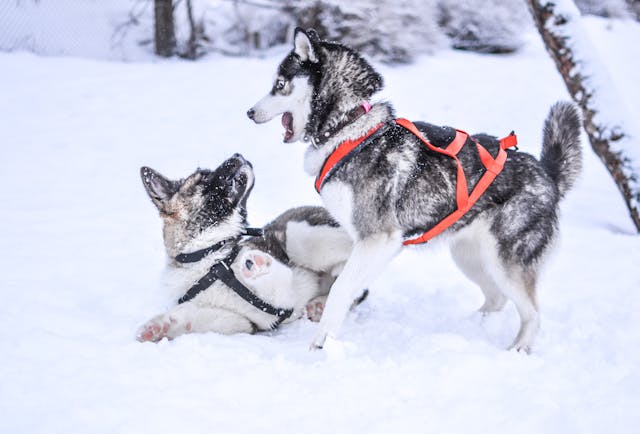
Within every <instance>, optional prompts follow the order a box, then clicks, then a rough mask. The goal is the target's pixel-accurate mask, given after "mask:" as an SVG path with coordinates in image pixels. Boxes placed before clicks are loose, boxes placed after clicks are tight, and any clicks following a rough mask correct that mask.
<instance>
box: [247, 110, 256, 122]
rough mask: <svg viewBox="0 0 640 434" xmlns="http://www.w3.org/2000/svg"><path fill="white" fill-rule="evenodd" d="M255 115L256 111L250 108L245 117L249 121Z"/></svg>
mask: <svg viewBox="0 0 640 434" xmlns="http://www.w3.org/2000/svg"><path fill="white" fill-rule="evenodd" d="M255 115H256V111H255V110H254V109H252V108H250V109H249V110H247V116H248V117H249V119H251V120H253V118H254V117H255Z"/></svg>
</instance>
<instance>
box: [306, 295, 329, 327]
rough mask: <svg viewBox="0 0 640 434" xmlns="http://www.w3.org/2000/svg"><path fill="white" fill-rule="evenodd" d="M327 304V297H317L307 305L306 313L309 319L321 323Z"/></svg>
mask: <svg viewBox="0 0 640 434" xmlns="http://www.w3.org/2000/svg"><path fill="white" fill-rule="evenodd" d="M326 302H327V296H326V295H322V296H320V297H316V298H314V299H313V300H311V301H309V303H307V306H306V307H305V311H306V312H307V318H309V320H311V321H313V322H320V319H321V318H322V312H324V305H325V303H326Z"/></svg>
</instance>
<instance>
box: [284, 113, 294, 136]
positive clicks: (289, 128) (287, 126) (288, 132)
mask: <svg viewBox="0 0 640 434" xmlns="http://www.w3.org/2000/svg"><path fill="white" fill-rule="evenodd" d="M282 126H283V127H284V130H285V131H284V140H285V141H287V140H289V139H290V138H291V137H293V115H292V114H291V113H289V112H285V113H283V114H282Z"/></svg>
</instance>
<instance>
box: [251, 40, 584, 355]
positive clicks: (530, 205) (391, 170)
mask: <svg viewBox="0 0 640 434" xmlns="http://www.w3.org/2000/svg"><path fill="white" fill-rule="evenodd" d="M381 88H382V77H381V76H380V75H379V74H378V73H377V72H376V71H375V70H374V69H373V68H372V67H371V66H370V65H369V63H367V61H366V60H364V59H363V58H362V57H361V56H360V55H359V54H358V53H357V52H355V51H353V50H352V49H350V48H348V47H345V46H343V45H340V44H337V43H333V42H328V41H322V40H320V39H319V38H318V36H317V34H316V33H315V31H313V30H309V31H304V30H302V29H300V28H298V29H296V32H295V36H294V47H293V49H292V50H291V52H290V53H289V54H288V55H287V56H286V58H285V59H284V60H283V61H282V63H280V66H279V67H278V71H277V76H276V79H275V82H274V84H273V88H272V89H271V91H270V92H269V93H268V94H267V95H266V96H265V97H264V98H263V99H261V100H260V101H259V102H258V103H257V104H256V105H255V106H254V107H252V108H251V109H250V110H249V111H248V112H247V115H248V116H249V118H251V119H253V120H254V121H255V122H256V123H263V122H267V121H269V120H270V119H272V118H273V117H275V116H276V115H279V114H282V125H283V126H284V128H285V132H284V141H285V142H287V143H289V142H295V141H297V140H300V139H304V140H307V141H310V143H311V145H310V146H309V148H308V149H307V152H306V155H305V170H306V171H307V172H308V173H309V174H310V175H313V176H318V181H317V183H316V186H317V189H318V190H319V191H320V194H321V197H322V200H323V202H324V204H325V206H326V207H327V209H328V210H329V212H330V213H331V215H332V216H333V217H334V218H335V219H336V220H337V221H338V222H339V223H340V225H341V226H342V227H344V228H345V229H346V230H347V232H348V233H349V235H350V236H351V237H352V239H353V240H354V247H353V250H352V253H351V256H350V257H349V259H348V260H347V263H346V265H345V267H344V270H343V271H342V273H341V274H340V275H339V277H338V278H337V280H336V281H335V283H334V284H333V286H332V288H331V293H330V296H329V298H328V300H327V305H326V306H325V310H324V314H323V316H322V319H321V321H320V325H319V331H318V333H317V335H316V336H315V338H314V339H313V342H312V347H316V348H321V347H322V345H323V344H324V342H325V339H326V337H327V336H328V335H330V336H334V335H335V333H336V332H337V331H338V329H339V327H340V325H341V324H342V322H343V319H344V317H345V315H346V312H347V309H348V307H349V302H350V300H352V299H353V297H354V295H355V291H356V290H357V289H358V288H363V287H367V286H368V285H369V284H370V283H371V282H372V280H373V279H374V278H375V277H376V275H377V274H378V273H379V272H380V271H381V270H382V269H383V268H384V266H385V265H386V264H388V263H389V261H390V260H391V259H392V258H393V257H394V256H395V255H396V254H397V253H398V252H399V251H400V248H401V247H402V245H403V241H405V240H407V239H408V238H412V237H415V236H417V235H420V234H422V233H424V232H425V231H427V230H429V229H431V228H433V227H434V226H435V225H437V224H438V223H439V222H441V221H442V220H443V219H444V218H445V217H447V216H449V215H450V214H452V213H453V212H454V211H455V210H456V198H457V191H456V179H457V178H456V163H455V162H454V160H453V159H452V158H449V157H447V156H443V155H441V154H440V153H438V152H434V151H433V150H432V149H428V148H427V147H425V143H423V140H421V138H420V137H418V136H417V135H416V134H414V133H412V132H410V131H409V130H408V129H407V128H405V127H403V126H401V125H399V124H398V123H396V122H394V114H393V108H392V107H391V105H390V104H388V103H384V102H380V103H376V104H374V105H373V106H371V105H369V102H368V100H369V98H370V97H371V96H372V95H373V94H374V93H376V92H377V91H379V90H380V89H381ZM416 126H417V128H418V129H419V132H418V134H422V136H423V137H424V138H426V139H427V140H429V141H430V142H431V143H433V144H435V145H436V146H437V147H440V148H442V147H446V146H447V145H448V144H449V142H450V141H451V139H452V138H453V137H455V136H456V132H455V130H453V129H451V128H448V127H437V126H435V125H430V124H427V123H416ZM375 128H378V130H376V132H375V133H373V135H370V136H368V134H371V132H372V131H373V130H375ZM579 136H580V115H579V113H578V111H577V110H576V108H575V107H574V106H573V105H571V104H569V103H558V104H556V105H555V106H553V107H552V108H551V112H550V113H549V116H548V118H547V120H546V123H545V126H544V141H543V146H542V154H541V156H540V160H539V161H538V160H536V159H535V158H534V157H533V156H531V155H529V154H526V153H523V152H515V151H511V150H507V151H501V152H506V163H505V164H504V169H503V170H502V172H501V173H500V174H499V176H497V178H496V179H495V180H494V181H493V183H491V184H490V185H489V188H488V189H487V190H486V192H485V193H484V194H483V195H482V196H480V198H479V199H478V200H477V202H476V203H475V205H473V207H472V208H471V209H470V210H469V211H468V212H466V213H465V214H464V215H463V216H462V217H461V218H460V219H459V220H457V221H456V222H455V223H454V224H453V225H452V226H450V228H449V229H448V230H447V231H446V232H445V233H446V234H447V235H448V237H447V238H448V239H449V241H450V247H451V252H452V256H453V259H454V261H455V262H456V264H457V265H458V266H459V267H460V268H461V269H462V271H463V273H464V274H465V275H466V276H467V277H468V278H469V279H471V280H472V281H473V282H475V283H476V284H478V286H480V288H481V289H482V291H483V293H484V295H485V302H484V304H483V305H482V307H481V308H480V311H481V312H485V313H486V312H493V311H498V310H500V309H502V307H503V306H504V305H505V303H506V301H507V299H510V300H511V301H513V303H514V304H515V306H516V308H517V310H518V313H519V315H520V320H521V325H520V330H519V332H518V335H517V337H516V338H515V341H514V342H513V345H512V348H514V349H516V350H518V351H521V350H522V351H527V352H528V351H530V349H531V346H532V345H533V342H534V338H535V336H536V333H537V331H538V328H539V325H540V319H539V314H538V308H537V303H536V282H537V279H538V271H539V268H540V265H541V262H542V259H543V258H544V257H545V255H546V254H547V253H548V251H549V247H550V245H551V243H552V241H553V239H554V237H555V235H556V233H557V230H558V202H559V201H560V199H561V198H562V197H563V196H564V195H565V194H566V192H567V191H568V190H569V188H571V186H572V185H573V183H574V180H575V178H576V176H577V175H578V173H579V172H580V169H581V149H580V142H579ZM361 137H368V138H367V139H365V140H364V141H363V142H362V143H361V144H360V145H358V146H357V147H355V148H354V149H353V151H351V152H350V153H349V154H347V155H346V157H345V158H344V159H342V160H341V161H340V163H339V164H337V165H335V166H333V168H332V169H331V170H330V171H329V172H328V173H323V174H321V173H320V172H321V170H322V171H323V172H324V169H323V168H325V162H327V161H330V160H328V158H329V157H330V156H331V158H333V157H334V155H335V154H333V151H334V150H336V148H338V147H339V146H340V147H341V148H342V146H341V145H343V144H345V143H348V141H355V140H357V139H359V138H361ZM465 137H466V136H465ZM477 142H479V143H480V144H481V145H483V146H484V148H485V149H486V150H487V151H489V153H490V154H491V155H490V156H495V155H496V154H497V153H498V151H499V147H500V146H501V144H499V142H498V140H497V139H496V138H495V137H492V136H488V135H485V134H482V135H476V136H471V137H467V138H466V142H464V143H466V144H465V145H464V146H463V147H462V148H461V150H460V152H459V154H458V155H457V157H458V159H459V161H460V162H461V165H462V166H461V167H464V172H465V173H466V176H467V182H469V187H471V186H474V185H476V183H478V180H479V179H480V177H481V176H482V175H483V173H484V172H485V169H484V166H483V165H482V164H481V158H480V157H481V156H480V155H479V154H480V150H479V149H477V147H476V145H475V143H477ZM487 155H488V154H487ZM496 159H497V157H496ZM320 175H322V177H324V176H325V175H326V177H324V178H323V179H322V182H320V180H321V178H320ZM464 190H466V189H464Z"/></svg>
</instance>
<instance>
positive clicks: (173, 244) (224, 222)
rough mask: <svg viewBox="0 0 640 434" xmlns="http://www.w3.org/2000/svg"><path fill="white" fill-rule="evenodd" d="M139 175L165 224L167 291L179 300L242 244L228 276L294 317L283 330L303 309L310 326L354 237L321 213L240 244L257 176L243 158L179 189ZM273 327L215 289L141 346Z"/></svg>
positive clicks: (146, 334) (151, 327) (308, 211)
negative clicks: (183, 257) (194, 258)
mask: <svg viewBox="0 0 640 434" xmlns="http://www.w3.org/2000/svg"><path fill="white" fill-rule="evenodd" d="M140 175H141V178H142V183H143V185H144V187H145V189H146V191H147V193H148V194H149V197H150V198H151V200H152V202H153V203H154V204H155V205H156V207H157V208H158V210H159V211H160V216H161V217H162V220H163V235H164V245H165V248H166V252H167V255H168V258H169V263H168V268H169V270H170V272H169V273H168V274H169V278H170V281H171V282H170V284H169V285H168V286H169V287H171V288H172V290H173V291H174V292H173V294H172V295H173V297H175V299H176V300H177V299H178V298H180V297H181V296H182V295H184V294H185V292H186V291H187V290H188V289H189V288H190V287H191V285H193V284H194V283H195V282H196V281H197V280H198V279H200V278H201V277H202V276H204V275H205V274H206V273H207V271H208V270H209V268H210V267H211V266H212V265H213V264H215V263H217V262H219V261H222V260H223V259H225V258H226V257H227V256H228V255H229V254H230V252H231V250H232V249H233V247H234V246H236V245H238V243H239V244H240V245H241V250H240V253H239V254H238V256H237V257H236V259H235V260H234V262H233V264H232V265H231V269H232V270H233V272H234V274H235V275H236V277H237V278H238V280H240V281H241V282H242V283H243V284H244V285H246V286H247V287H248V288H249V289H251V290H252V291H253V292H254V293H255V294H256V295H258V296H259V297H260V298H261V299H263V300H265V301H267V302H268V303H270V304H272V305H273V306H277V307H278V308H283V309H289V308H292V309H294V313H293V314H292V315H291V317H290V318H288V319H287V320H286V321H285V322H290V321H293V320H294V319H296V318H300V317H301V316H302V315H303V313H304V311H305V307H308V308H309V309H311V310H312V311H311V312H309V314H310V316H311V318H312V319H313V317H314V316H319V315H320V314H321V311H322V308H323V307H324V299H325V297H326V294H327V293H328V291H329V288H330V286H331V284H332V283H333V281H334V280H335V276H337V274H338V273H339V272H340V270H341V267H342V266H343V264H344V261H346V259H347V257H348V255H349V252H350V250H351V240H350V238H349V236H348V235H347V234H346V232H345V231H344V230H342V229H341V228H340V227H338V224H337V223H336V222H335V220H334V219H332V218H331V217H330V215H329V214H328V213H327V211H326V210H325V209H324V208H321V207H300V208H294V209H291V210H289V211H287V212H285V213H283V214H282V215H280V216H279V217H277V218H276V219H275V220H274V221H273V222H271V223H270V224H268V225H267V226H265V227H264V228H263V232H264V235H263V236H261V237H250V238H245V239H244V240H242V239H241V234H243V232H244V230H245V228H246V227H247V211H246V201H247V198H248V196H249V193H250V191H251V189H252V187H253V183H254V174H253V169H252V166H251V164H250V163H249V162H247V161H246V160H245V159H244V158H243V157H242V156H241V155H239V154H236V155H234V156H233V157H231V158H229V159H228V160H226V161H225V162H224V163H222V164H221V165H220V167H218V168H217V169H216V170H214V171H210V170H206V169H198V170H197V171H196V172H194V173H193V174H191V175H190V176H189V177H187V178H186V179H183V180H180V181H173V180H169V179H167V178H165V177H164V176H162V175H160V174H159V173H158V172H156V171H155V170H153V169H150V168H148V167H143V168H141V170H140ZM222 240H230V241H229V242H228V243H226V244H225V245H224V246H223V247H222V248H220V249H219V250H216V251H214V252H212V253H210V254H209V255H207V256H206V257H205V258H203V259H202V260H200V261H199V262H196V263H190V264H189V263H187V264H182V263H179V262H177V261H176V260H175V259H174V258H175V257H176V256H177V255H178V254H180V253H190V252H194V251H197V250H199V249H203V248H206V247H209V246H211V245H214V244H216V243H218V242H220V241H222ZM275 320H276V318H275V317H274V316H272V315H269V314H268V313H265V312H262V311H261V310H259V309H257V308H256V307H254V306H252V305H251V304H249V303H248V302H247V301H245V300H243V299H242V298H240V297H239V296H238V295H237V294H236V293H235V292H233V291H232V290H231V289H229V288H228V287H227V286H226V285H225V284H223V283H222V282H220V281H216V282H214V283H213V285H211V286H210V287H209V288H208V289H206V290H205V291H203V292H201V293H200V294H199V295H197V296H196V297H195V298H194V299H193V300H191V301H188V302H186V303H183V304H179V305H177V306H175V307H174V308H172V309H170V310H169V311H168V312H166V313H163V314H160V315H157V316H156V317H154V318H152V319H151V320H150V321H148V322H147V323H146V324H145V325H143V326H142V327H141V329H140V331H139V333H138V340H140V341H154V342H156V341H159V340H161V339H162V338H164V337H167V338H170V339H171V338H174V337H176V336H179V335H181V334H184V333H190V332H208V331H213V332H218V333H225V334H231V333H241V332H247V333H250V332H254V331H258V330H269V329H270V328H271V326H272V324H273V323H274V322H275Z"/></svg>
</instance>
